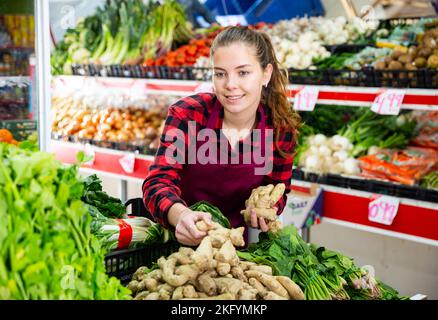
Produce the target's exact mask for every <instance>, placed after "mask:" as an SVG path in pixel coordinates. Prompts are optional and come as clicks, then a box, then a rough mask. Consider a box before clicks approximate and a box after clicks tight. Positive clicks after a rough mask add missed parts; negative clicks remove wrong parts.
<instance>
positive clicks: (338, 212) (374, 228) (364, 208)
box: [292, 179, 438, 246]
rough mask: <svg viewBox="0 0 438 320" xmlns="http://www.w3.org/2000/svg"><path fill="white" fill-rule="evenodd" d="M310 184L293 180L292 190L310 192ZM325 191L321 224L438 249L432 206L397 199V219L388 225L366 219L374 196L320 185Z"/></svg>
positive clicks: (436, 213)
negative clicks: (330, 224)
mask: <svg viewBox="0 0 438 320" xmlns="http://www.w3.org/2000/svg"><path fill="white" fill-rule="evenodd" d="M311 186H312V183H310V182H304V181H301V180H295V179H293V180H292V189H297V190H299V191H300V190H301V191H303V190H310V188H311ZM320 186H321V188H322V190H323V191H324V195H323V197H324V201H323V213H324V214H323V218H322V220H323V221H324V222H328V223H333V224H337V225H341V226H344V227H347V228H351V229H355V230H361V231H366V232H371V233H375V234H381V235H386V236H389V237H394V238H399V239H403V240H408V241H414V242H418V243H422V244H426V245H431V246H438V208H437V205H436V204H435V203H431V202H426V201H418V200H413V199H405V198H399V200H400V203H399V207H398V211H397V215H396V217H395V218H394V221H393V222H392V224H391V225H385V224H381V223H377V222H373V221H370V220H369V219H368V206H369V203H370V202H371V201H372V200H373V197H374V195H375V194H376V193H373V192H366V191H359V190H354V189H345V188H339V187H334V186H330V185H325V184H320Z"/></svg>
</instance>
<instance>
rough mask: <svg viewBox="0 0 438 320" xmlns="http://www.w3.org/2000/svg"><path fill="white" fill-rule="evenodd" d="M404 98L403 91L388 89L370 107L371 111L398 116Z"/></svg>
mask: <svg viewBox="0 0 438 320" xmlns="http://www.w3.org/2000/svg"><path fill="white" fill-rule="evenodd" d="M404 97H405V91H404V90H400V89H388V90H385V91H384V92H383V93H381V94H379V95H378V96H377V97H376V99H375V100H374V102H373V105H372V106H371V110H372V111H374V112H375V113H378V114H383V115H398V114H399V113H400V108H401V105H402V103H403V99H404Z"/></svg>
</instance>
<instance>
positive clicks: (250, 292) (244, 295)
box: [238, 289, 258, 300]
mask: <svg viewBox="0 0 438 320" xmlns="http://www.w3.org/2000/svg"><path fill="white" fill-rule="evenodd" d="M257 293H258V292H257V290H256V289H241V290H240V291H239V294H238V297H239V298H238V299H239V300H256V299H257Z"/></svg>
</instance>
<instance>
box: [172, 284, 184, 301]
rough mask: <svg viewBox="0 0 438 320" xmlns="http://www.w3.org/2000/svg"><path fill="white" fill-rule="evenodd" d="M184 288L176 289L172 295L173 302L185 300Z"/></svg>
mask: <svg viewBox="0 0 438 320" xmlns="http://www.w3.org/2000/svg"><path fill="white" fill-rule="evenodd" d="M183 289H184V287H178V288H176V289H175V290H174V291H173V293H172V300H181V299H184V292H183Z"/></svg>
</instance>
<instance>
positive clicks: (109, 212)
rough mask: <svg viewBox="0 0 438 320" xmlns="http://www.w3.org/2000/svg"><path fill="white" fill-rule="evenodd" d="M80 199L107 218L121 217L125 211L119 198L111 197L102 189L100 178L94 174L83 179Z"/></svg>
mask: <svg viewBox="0 0 438 320" xmlns="http://www.w3.org/2000/svg"><path fill="white" fill-rule="evenodd" d="M81 199H82V201H83V202H85V203H86V204H89V205H91V206H94V207H95V208H96V209H97V210H98V211H99V212H100V213H101V214H102V215H104V216H105V217H108V218H121V217H123V216H124V215H125V213H126V207H125V205H124V204H123V203H122V201H120V199H117V198H114V197H111V196H109V195H108V194H107V193H106V192H104V191H103V190H102V180H100V179H99V177H98V176H97V175H95V174H93V175H91V176H88V177H87V178H86V179H85V180H84V193H83V195H82V198H81Z"/></svg>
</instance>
